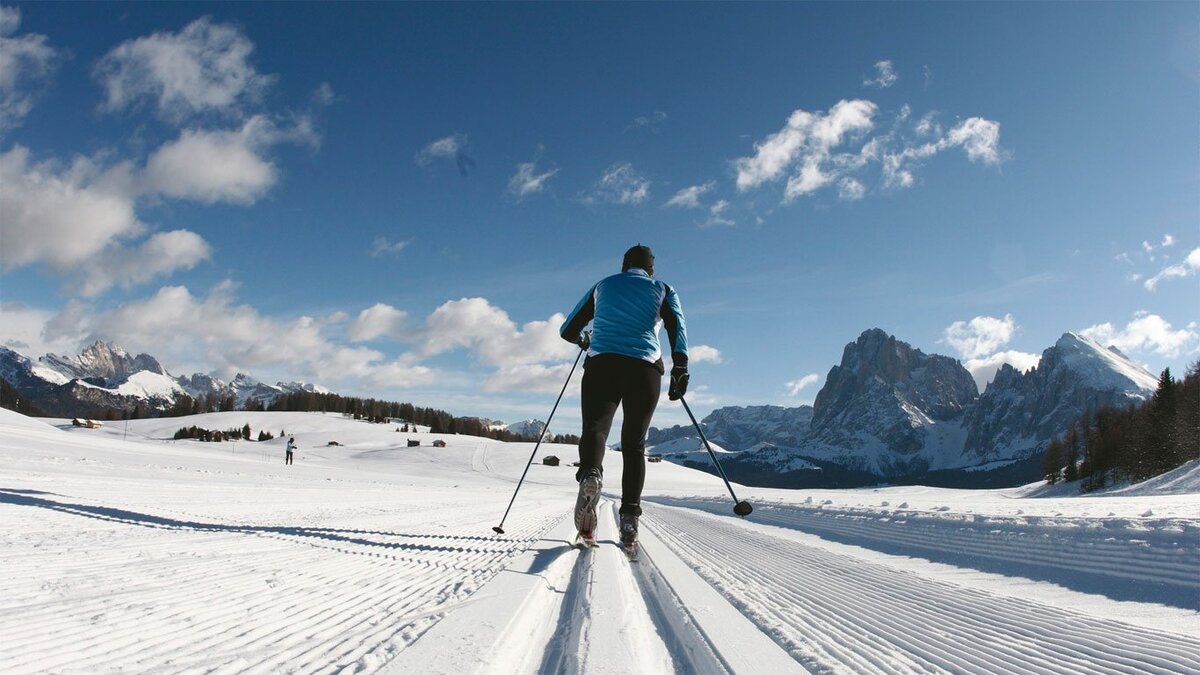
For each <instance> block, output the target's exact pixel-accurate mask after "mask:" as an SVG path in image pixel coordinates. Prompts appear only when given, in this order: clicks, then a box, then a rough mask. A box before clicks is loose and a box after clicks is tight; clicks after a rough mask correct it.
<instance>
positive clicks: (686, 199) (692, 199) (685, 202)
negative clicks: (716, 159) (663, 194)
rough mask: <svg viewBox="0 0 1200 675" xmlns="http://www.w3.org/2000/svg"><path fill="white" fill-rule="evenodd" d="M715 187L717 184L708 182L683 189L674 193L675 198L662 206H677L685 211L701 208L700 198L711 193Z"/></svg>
mask: <svg viewBox="0 0 1200 675" xmlns="http://www.w3.org/2000/svg"><path fill="white" fill-rule="evenodd" d="M716 186H717V184H716V183H715V182H714V181H709V182H707V183H705V184H703V185H692V186H689V187H685V188H683V189H682V190H680V191H679V192H676V193H675V196H673V197H671V198H670V199H668V200H667V203H666V204H664V206H677V207H679V208H685V209H698V208H701V207H702V206H703V205H702V204H701V203H700V198H701V197H703V196H704V195H705V194H706V193H708V192H710V191H712V189H713V188H715V187H716Z"/></svg>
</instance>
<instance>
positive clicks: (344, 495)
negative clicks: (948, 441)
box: [0, 410, 1200, 675]
mask: <svg viewBox="0 0 1200 675" xmlns="http://www.w3.org/2000/svg"><path fill="white" fill-rule="evenodd" d="M185 424H196V425H199V426H203V427H206V428H211V429H224V428H230V427H235V426H237V427H240V426H242V425H244V424H249V425H250V426H251V428H252V430H253V431H255V432H257V431H258V430H260V429H265V430H268V431H271V432H272V433H276V434H278V433H279V432H282V431H286V433H287V434H289V435H294V436H295V438H296V440H297V442H298V444H299V446H300V449H299V452H298V456H297V461H296V463H295V465H293V466H285V465H284V464H283V447H284V439H283V438H276V439H275V440H273V441H268V442H262V443H258V442H245V441H242V442H237V443H230V442H226V443H199V442H196V441H178V442H172V441H169V440H167V439H169V438H170V437H171V435H172V434H173V432H174V430H175V429H177V428H178V427H179V426H182V425H185ZM435 439H439V440H444V441H445V442H446V447H445V448H435V447H433V446H432V442H433V441H434V440H435ZM409 440H413V441H418V442H419V443H420V445H419V446H418V447H408V441H409ZM334 442H336V443H338V445H331V443H334ZM531 449H532V445H531V444H528V443H517V444H506V443H500V442H496V441H491V440H487V439H481V438H473V437H466V436H454V435H443V436H434V435H430V434H427V433H409V434H405V433H397V432H396V431H395V429H394V428H393V426H392V425H378V424H368V423H365V422H355V421H353V420H349V419H346V418H344V417H341V416H339V415H321V414H306V413H250V412H228V413H214V414H209V415H203V416H197V417H193V418H177V419H160V420H134V421H131V422H130V423H129V424H128V428H127V429H126V428H125V425H124V424H123V423H116V424H110V425H108V426H106V427H104V428H102V429H76V428H72V427H70V426H68V425H67V424H66V422H65V421H62V420H60V421H57V422H56V423H55V426H51V425H48V424H46V423H45V422H44V421H40V420H33V419H29V418H25V417H22V416H20V415H18V414H16V413H12V412H10V411H7V410H0V465H3V466H4V467H5V470H4V478H3V481H2V482H0V559H2V560H3V561H4V564H3V565H0V635H2V636H3V638H0V672H4V673H41V672H87V673H95V672H110V671H120V672H157V673H174V672H322V673H324V672H365V673H372V672H385V673H451V674H454V675H459V674H464V673H672V672H675V673H723V672H733V673H747V674H752V675H759V674H762V673H772V674H775V673H791V672H796V673H800V672H823V673H830V672H832V673H860V672H882V673H917V672H919V673H941V672H953V673H966V672H971V673H975V672H1029V673H1041V672H1089V673H1090V672H1114V673H1115V672H1162V673H1183V672H1200V574H1197V571H1198V570H1200V495H1198V493H1197V490H1198V489H1200V485H1197V483H1200V479H1198V478H1197V476H1198V475H1200V469H1197V467H1196V466H1195V465H1192V466H1190V467H1185V468H1183V469H1181V470H1179V471H1177V472H1175V473H1174V474H1173V475H1171V476H1168V477H1160V479H1156V481H1158V482H1156V483H1150V484H1143V485H1141V486H1126V487H1125V488H1123V489H1122V490H1120V491H1111V492H1108V493H1105V494H1100V495H1094V496H1087V497H1081V496H1072V497H1063V496H1055V495H1052V494H1051V495H1047V494H1044V493H1040V492H1038V491H1037V488H1036V487H1029V488H1020V489H1013V490H995V491H959V490H944V489H934V488H921V487H896V488H886V489H863V490H844V491H839V490H804V491H784V490H768V489H755V488H746V487H744V486H735V488H736V489H737V492H738V496H739V497H740V498H744V499H748V500H750V501H751V502H753V503H754V505H755V511H754V513H753V514H751V515H750V517H749V518H747V519H740V518H737V517H735V516H733V515H732V513H731V512H730V507H731V503H730V499H729V496H728V494H727V493H726V492H725V491H724V486H723V485H722V484H721V482H720V480H719V479H717V478H715V477H713V476H711V475H709V474H705V473H702V472H699V471H694V470H690V469H687V468H684V467H681V466H677V465H673V464H670V463H666V462H663V463H654V464H650V465H648V467H647V481H646V483H647V491H646V495H645V500H644V508H645V516H644V518H643V521H642V544H643V555H642V560H641V561H640V562H638V563H635V564H632V565H631V564H629V563H628V562H627V561H626V560H625V558H624V557H623V555H622V554H621V553H620V552H619V551H618V549H617V547H616V546H615V545H614V544H613V541H614V536H615V524H614V522H615V514H614V504H615V502H616V500H617V499H618V497H619V495H618V492H617V491H619V487H618V486H619V479H618V478H617V477H618V476H619V475H620V468H621V466H620V460H621V456H620V453H609V455H608V457H607V459H606V468H607V473H606V475H607V476H608V479H607V481H608V483H609V485H608V486H607V487H606V489H605V492H604V501H603V503H602V519H601V527H600V531H599V535H600V537H599V538H600V540H601V546H600V547H599V548H598V549H596V550H594V551H580V550H577V549H575V548H573V547H571V546H570V545H569V542H570V541H571V539H572V538H573V534H574V533H573V531H572V525H571V521H570V511H571V507H572V505H573V501H574V492H575V484H574V482H573V479H572V475H573V470H572V469H571V468H570V467H568V466H561V467H550V466H543V465H541V464H540V463H538V462H536V461H535V463H534V464H533V466H532V467H530V469H529V473H528V477H527V479H526V481H525V484H524V486H523V487H522V488H521V492H520V494H519V496H518V497H517V500H516V502H515V505H514V506H513V509H512V512H511V514H510V515H509V517H508V519H507V521H506V522H505V523H504V528H505V530H506V531H507V534H506V535H504V536H496V535H495V534H493V533H492V531H491V527H492V526H493V525H496V524H497V523H498V522H499V519H500V516H501V515H502V513H503V512H504V507H505V506H506V504H507V503H508V500H509V498H510V497H511V496H512V491H513V489H514V487H515V485H516V481H517V479H518V477H519V476H520V475H521V472H522V470H523V469H524V468H525V462H526V460H527V459H528V457H529V453H530V450H531ZM541 454H542V455H545V454H557V455H559V456H560V457H564V458H571V457H573V456H574V450H573V448H570V447H566V446H544V447H543V448H542V450H541Z"/></svg>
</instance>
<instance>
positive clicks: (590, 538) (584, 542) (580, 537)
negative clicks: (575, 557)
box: [575, 532, 599, 549]
mask: <svg viewBox="0 0 1200 675" xmlns="http://www.w3.org/2000/svg"><path fill="white" fill-rule="evenodd" d="M597 546H599V544H597V543H596V536H595V535H584V533H582V532H577V533H576V534H575V547H576V548H584V549H587V548H596V547H597Z"/></svg>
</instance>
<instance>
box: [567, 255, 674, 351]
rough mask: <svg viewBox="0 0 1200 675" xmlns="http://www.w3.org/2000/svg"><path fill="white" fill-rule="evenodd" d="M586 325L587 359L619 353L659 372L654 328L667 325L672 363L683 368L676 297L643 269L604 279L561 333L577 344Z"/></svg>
mask: <svg viewBox="0 0 1200 675" xmlns="http://www.w3.org/2000/svg"><path fill="white" fill-rule="evenodd" d="M589 321H591V322H592V342H591V346H590V347H588V356H589V357H592V356H596V355H598V354H621V355H624V356H628V357H631V358H635V359H641V360H643V361H646V362H648V363H651V364H653V365H654V366H655V367H657V368H658V371H659V372H663V361H662V348H661V347H660V346H659V342H658V329H659V328H660V327H665V328H666V329H667V338H668V340H669V341H670V345H671V361H672V363H673V365H674V366H675V367H677V368H679V367H682V368H687V364H688V347H687V327H686V326H685V324H684V321H683V308H682V307H681V306H680V304H679V295H677V294H676V293H675V289H673V288H671V287H670V286H668V285H666V284H665V283H663V282H661V281H657V280H655V279H652V278H651V277H650V275H649V274H647V273H646V271H645V270H641V269H638V268H633V269H630V270H626V271H624V272H621V273H620V274H614V275H612V276H611V277H606V278H604V279H602V280H601V281H600V283H598V284H596V285H595V286H593V287H592V289H591V290H589V291H588V292H587V295H584V296H583V299H582V300H580V301H579V304H578V305H576V306H575V309H574V310H572V311H571V314H570V316H568V317H567V320H566V321H565V322H563V325H562V328H561V329H559V335H561V336H562V339H564V340H566V341H567V342H572V343H578V342H579V338H580V334H581V333H582V332H583V329H584V327H585V326H587V324H588V322H589Z"/></svg>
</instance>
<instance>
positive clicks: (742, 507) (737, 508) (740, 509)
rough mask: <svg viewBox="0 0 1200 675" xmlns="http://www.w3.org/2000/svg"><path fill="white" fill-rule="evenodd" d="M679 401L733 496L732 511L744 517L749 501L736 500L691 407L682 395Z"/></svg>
mask: <svg viewBox="0 0 1200 675" xmlns="http://www.w3.org/2000/svg"><path fill="white" fill-rule="evenodd" d="M679 402H680V403H682V404H683V409H684V410H686V411H687V414H688V417H690V418H692V424H693V425H694V426H695V427H696V431H697V432H699V433H700V440H702V441H704V447H705V448H706V449H707V450H708V454H709V456H711V457H712V461H713V464H714V465H715V466H716V467H717V471H718V472H719V473H720V474H721V478H722V479H723V480H724V481H725V487H727V488H729V496H730V497H733V501H734V504H733V512H734V513H736V514H737V515H739V516H741V517H743V518H745V517H746V516H748V515H750V512H751V511H753V510H754V507H753V506H750V502H745V501H741V502H739V501H738V498H737V495H735V494H733V486H732V485H730V484H729V477H728V476H726V475H725V469H722V468H721V463H720V462H718V461H717V453H715V452H713V449H712V446H711V445H709V444H708V439H707V438H705V437H704V430H703V429H701V428H700V423H699V422H697V421H696V416H695V415H693V414H692V409H691V408H689V407H688V404H687V401H685V400H683V397H682V396H680V397H679Z"/></svg>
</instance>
